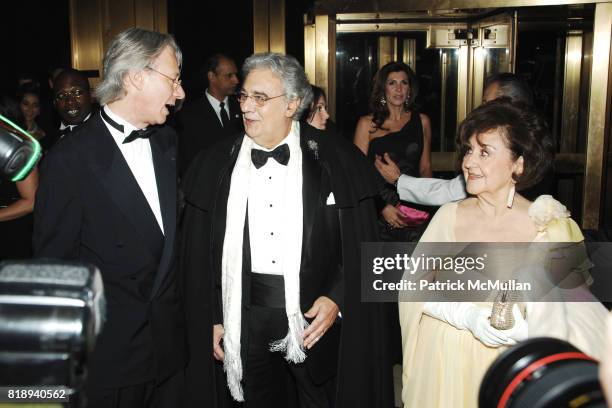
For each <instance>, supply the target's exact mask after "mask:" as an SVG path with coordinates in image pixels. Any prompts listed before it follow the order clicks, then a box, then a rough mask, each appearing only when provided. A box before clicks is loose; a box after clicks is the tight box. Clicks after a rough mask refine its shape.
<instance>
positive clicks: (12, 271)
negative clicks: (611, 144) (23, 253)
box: [0, 260, 104, 394]
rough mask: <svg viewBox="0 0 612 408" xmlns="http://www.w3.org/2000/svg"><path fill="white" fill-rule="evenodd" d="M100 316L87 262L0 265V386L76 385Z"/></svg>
mask: <svg viewBox="0 0 612 408" xmlns="http://www.w3.org/2000/svg"><path fill="white" fill-rule="evenodd" d="M103 316H104V296H103V287H102V280H101V276H100V272H99V271H98V270H97V269H96V268H95V267H93V266H88V265H83V264H77V263H68V262H60V261H46V260H33V261H23V262H17V261H15V262H4V263H0V384H2V385H3V386H63V387H65V388H66V389H67V390H68V393H69V394H75V393H77V392H78V391H79V390H80V389H82V387H83V385H84V382H85V379H86V376H87V358H88V355H89V353H90V352H91V351H92V350H93V347H94V344H95V338H96V335H97V333H98V332H99V331H100V329H101V326H102V322H103Z"/></svg>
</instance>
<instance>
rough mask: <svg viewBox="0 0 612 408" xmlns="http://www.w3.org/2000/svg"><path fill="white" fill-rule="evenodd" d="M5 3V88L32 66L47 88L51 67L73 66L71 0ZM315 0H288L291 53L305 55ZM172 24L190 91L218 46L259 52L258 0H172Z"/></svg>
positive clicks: (1, 60)
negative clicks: (305, 21) (256, 35)
mask: <svg viewBox="0 0 612 408" xmlns="http://www.w3.org/2000/svg"><path fill="white" fill-rule="evenodd" d="M6 3H7V4H6V5H5V4H3V13H2V14H3V17H4V18H3V19H2V21H0V38H1V39H2V48H1V49H2V51H1V53H0V55H1V57H0V92H2V93H9V94H11V93H14V91H15V89H16V81H17V77H18V76H19V75H20V74H21V73H23V72H29V73H31V74H33V75H34V76H36V78H37V79H38V80H39V81H40V82H41V86H42V90H43V92H47V91H48V89H46V88H47V85H46V83H47V78H48V73H49V71H50V70H51V69H53V68H55V67H58V66H70V63H71V51H70V24H69V23H70V14H69V0H53V1H44V0H29V1H11V2H10V3H9V2H6ZM313 3H314V1H313V0H287V1H286V13H285V14H286V19H285V20H286V45H287V53H288V54H291V55H294V56H295V57H296V58H298V59H299V60H300V61H301V62H303V60H304V29H303V14H304V13H306V12H308V11H309V10H311V8H312V4H313ZM168 30H169V32H170V33H172V34H174V36H175V38H176V40H177V42H178V44H179V46H180V47H181V49H182V50H183V55H184V63H183V79H184V84H185V88H186V90H187V92H188V95H196V94H199V93H201V92H202V91H203V89H204V86H205V85H204V77H203V75H201V74H200V72H199V71H200V66H201V65H202V63H203V61H204V60H205V59H206V57H207V56H208V55H210V54H212V53H215V52H223V53H227V54H229V55H230V56H231V57H233V58H234V59H235V60H236V63H237V64H238V67H240V65H241V64H242V62H243V61H244V59H245V58H246V57H248V56H249V55H251V54H252V52H253V2H252V1H251V0H222V1H216V2H203V3H200V4H198V5H197V6H194V2H192V1H187V0H168Z"/></svg>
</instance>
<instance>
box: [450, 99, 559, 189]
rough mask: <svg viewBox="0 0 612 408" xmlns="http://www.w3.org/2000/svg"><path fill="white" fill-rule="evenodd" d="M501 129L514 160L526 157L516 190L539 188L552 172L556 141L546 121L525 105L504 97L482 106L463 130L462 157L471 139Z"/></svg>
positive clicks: (460, 142) (460, 131)
mask: <svg viewBox="0 0 612 408" xmlns="http://www.w3.org/2000/svg"><path fill="white" fill-rule="evenodd" d="M494 129H500V130H501V132H502V134H503V136H504V139H505V144H506V147H508V149H510V151H511V152H512V156H513V160H516V159H518V158H519V157H521V156H523V173H522V174H520V175H517V174H513V175H512V177H513V179H514V180H515V181H516V186H515V187H516V189H517V190H524V189H526V188H529V187H532V186H534V185H535V184H537V183H538V182H539V181H540V180H541V179H542V178H543V177H544V175H545V174H546V172H547V171H548V170H549V168H550V166H551V165H552V161H553V156H554V147H553V141H552V137H551V134H550V131H549V128H548V125H547V124H546V121H545V120H544V118H543V117H542V116H541V115H540V114H538V113H537V112H536V111H535V109H534V108H533V107H531V106H529V105H527V104H525V103H521V102H512V101H511V100H510V98H506V97H502V98H497V99H495V100H492V101H490V102H487V103H485V104H483V105H480V106H479V107H478V108H476V109H474V110H473V111H472V112H470V114H469V115H468V116H467V117H466V118H465V120H464V121H463V122H462V123H461V125H460V126H459V132H458V144H459V153H460V155H459V157H460V158H461V159H463V157H464V156H465V154H466V152H467V151H468V149H469V148H470V144H469V141H470V138H471V137H472V136H473V135H476V136H478V135H481V134H483V133H486V132H488V131H490V130H494Z"/></svg>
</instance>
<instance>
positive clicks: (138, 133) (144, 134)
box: [100, 108, 157, 144]
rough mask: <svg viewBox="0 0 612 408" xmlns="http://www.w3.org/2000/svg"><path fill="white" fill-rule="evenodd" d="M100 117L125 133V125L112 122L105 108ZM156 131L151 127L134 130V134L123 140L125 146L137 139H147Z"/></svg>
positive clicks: (101, 110)
mask: <svg viewBox="0 0 612 408" xmlns="http://www.w3.org/2000/svg"><path fill="white" fill-rule="evenodd" d="M100 115H101V116H102V118H103V119H104V121H105V122H106V123H108V124H109V125H110V126H112V127H114V128H115V129H117V130H118V131H120V132H121V133H123V125H120V124H119V123H117V122H115V121H114V120H112V119H111V118H110V116H108V114H107V113H106V112H105V111H104V108H102V109H100ZM156 130H157V128H155V127H154V126H149V127H148V128H146V129H138V130H133V131H132V133H130V134H129V135H128V136H127V137H126V138H125V139H123V144H126V143H130V142H133V141H134V140H136V139H147V138H149V137H150V136H151V135H152V134H153V133H155V131H156Z"/></svg>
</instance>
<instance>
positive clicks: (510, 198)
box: [506, 184, 516, 208]
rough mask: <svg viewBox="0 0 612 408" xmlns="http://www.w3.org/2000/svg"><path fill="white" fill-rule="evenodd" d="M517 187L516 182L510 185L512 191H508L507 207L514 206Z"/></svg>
mask: <svg viewBox="0 0 612 408" xmlns="http://www.w3.org/2000/svg"><path fill="white" fill-rule="evenodd" d="M515 192H516V189H515V188H514V184H512V186H511V187H510V191H508V199H507V200H506V207H508V208H512V204H513V203H514V193H515Z"/></svg>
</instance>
